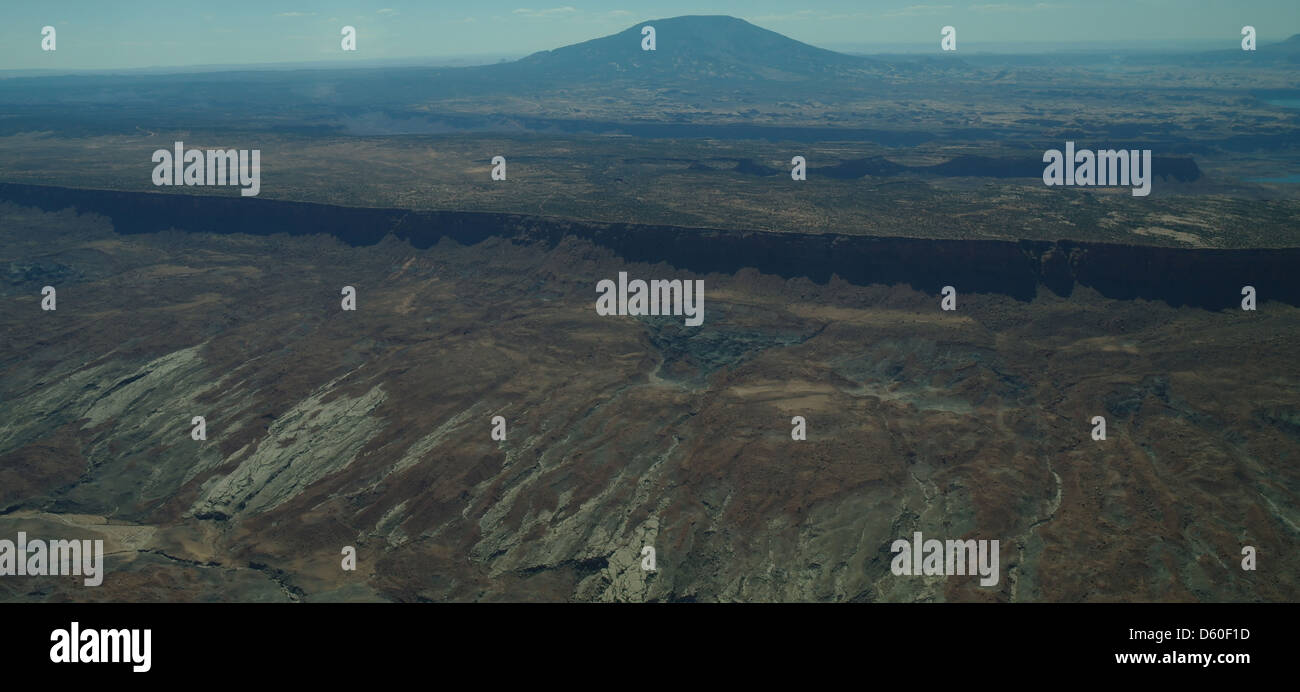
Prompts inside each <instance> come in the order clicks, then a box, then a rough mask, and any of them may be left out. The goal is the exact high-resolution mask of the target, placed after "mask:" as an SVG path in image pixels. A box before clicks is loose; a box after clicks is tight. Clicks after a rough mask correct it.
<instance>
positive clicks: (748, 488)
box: [0, 204, 1300, 602]
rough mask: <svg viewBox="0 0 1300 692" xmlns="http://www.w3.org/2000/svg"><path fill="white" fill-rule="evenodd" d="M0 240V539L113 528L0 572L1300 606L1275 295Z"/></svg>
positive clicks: (1297, 448)
mask: <svg viewBox="0 0 1300 692" xmlns="http://www.w3.org/2000/svg"><path fill="white" fill-rule="evenodd" d="M0 247H3V250H0V268H4V270H5V271H6V272H7V275H6V277H5V279H4V281H0V306H3V307H2V308H0V339H2V341H0V537H5V538H10V539H12V538H13V535H14V534H15V533H17V532H19V531H25V532H27V533H28V534H29V535H32V536H34V537H39V536H48V537H58V538H102V539H104V540H105V545H106V551H107V553H108V556H107V562H106V570H107V573H106V576H105V579H104V583H103V585H102V586H100V587H96V588H88V587H84V586H82V583H81V580H80V579H78V578H74V577H45V578H42V577H7V578H3V579H0V600H8V601H29V600H50V601H111V600H127V601H339V600H392V601H423V600H429V601H447V600H450V601H497V600H510V601H772V600H779V601H1053V602H1058V601H1064V602H1079V601H1294V600H1296V599H1297V598H1300V576H1298V575H1300V557H1297V556H1300V509H1297V508H1300V466H1297V464H1296V462H1297V460H1300V369H1298V368H1297V367H1296V364H1295V341H1296V336H1297V333H1300V309H1297V308H1295V307H1292V306H1288V305H1284V304H1281V303H1277V302H1270V301H1268V300H1266V299H1265V300H1263V301H1262V302H1261V303H1260V304H1259V309H1258V310H1257V311H1254V312H1246V311H1242V310H1225V311H1208V310H1203V309H1199V308H1192V307H1180V308H1174V307H1170V306H1169V305H1167V304H1165V303H1162V302H1148V301H1143V300H1135V301H1116V300H1110V299H1106V298H1103V297H1101V296H1099V295H1098V294H1096V293H1095V292H1093V291H1091V290H1090V289H1087V288H1082V287H1081V288H1078V289H1077V290H1075V291H1074V292H1073V293H1072V294H1071V295H1070V297H1069V298H1062V297H1060V296H1056V295H1054V294H1052V293H1051V292H1048V291H1040V292H1039V295H1038V297H1037V298H1035V299H1034V300H1032V301H1028V302H1026V301H1021V300H1016V299H1013V298H1011V297H1007V296H1002V295H996V294H959V296H958V309H957V310H956V311H954V312H945V311H942V310H941V309H940V301H939V296H937V295H929V294H925V293H921V292H918V291H915V290H913V289H911V288H910V287H908V286H885V285H868V286H859V285H851V284H848V283H846V282H844V281H841V280H839V279H838V278H833V279H831V280H830V281H829V282H827V283H822V284H818V283H814V282H812V281H809V280H807V279H800V278H794V279H782V278H780V277H775V276H771V275H764V274H761V273H759V272H757V271H754V270H742V271H740V272H738V273H735V274H729V275H722V274H708V275H699V276H696V275H690V274H687V273H685V272H681V271H679V270H677V269H674V268H673V267H669V266H667V265H663V264H659V265H650V264H629V263H626V262H624V261H623V260H621V259H620V258H619V257H617V256H615V255H613V254H612V253H611V252H610V251H609V250H606V249H603V248H600V247H597V246H595V245H592V244H590V243H589V242H587V241H584V240H580V239H577V238H566V239H565V240H563V241H561V242H559V243H558V244H556V245H554V246H545V245H540V244H524V243H514V242H511V241H510V240H508V239H502V238H488V239H486V240H483V241H482V242H480V243H478V244H474V245H460V244H457V243H456V242H454V241H451V240H448V239H444V240H443V241H441V242H440V243H439V244H437V245H435V246H434V247H432V248H429V249H427V250H418V249H415V248H413V247H411V246H410V245H408V244H407V243H405V242H399V241H397V240H394V239H392V238H389V239H387V240H385V241H383V242H381V243H379V244H378V245H374V246H371V247H360V248H358V247H349V246H347V245H344V244H342V243H340V242H338V241H337V240H335V239H333V238H331V237H328V236H306V237H288V236H270V237H255V236H247V235H240V234H238V233H232V234H229V235H214V234H195V233H184V232H182V231H170V232H164V233H152V234H141V235H133V236H120V235H117V234H116V233H115V232H114V230H113V227H112V225H111V223H109V222H108V221H107V220H106V219H104V218H102V217H95V216H92V215H80V216H79V215H77V214H76V213H75V212H74V211H72V210H64V211H59V212H43V211H39V210H36V209H33V208H29V207H21V206H16V205H11V204H7V205H0ZM620 271H626V272H628V273H629V275H630V276H631V277H632V278H644V279H650V278H660V279H672V278H682V279H686V278H698V279H703V281H704V284H705V301H704V310H705V319H704V324H703V326H701V327H695V328H692V327H686V326H685V325H684V324H683V318H681V317H655V318H635V317H609V316H600V315H598V314H597V313H596V311H595V309H594V303H595V291H594V287H595V285H596V282H597V281H599V280H601V279H606V278H610V279H613V278H616V277H617V274H618V272H620ZM46 285H53V286H56V287H57V291H58V292H57V309H56V310H54V311H43V310H42V309H41V289H42V287H43V286H46ZM343 286H353V287H355V288H356V291H357V309H356V310H355V311H344V310H342V309H341V307H340V300H341V296H340V291H341V289H342V287H343ZM194 416H203V417H204V418H205V420H206V438H207V439H206V440H194V439H192V437H191V421H192V418H193V417H194ZM495 416H501V417H503V418H504V419H505V424H506V431H507V433H506V439H505V440H503V441H502V440H494V439H493V438H492V435H491V432H492V429H493V424H492V419H493V418H494V417H495ZM795 416H802V417H804V418H805V419H806V422H807V439H806V440H793V439H792V436H791V430H792V425H791V421H792V418H793V417H795ZM1094 416H1104V417H1105V418H1106V421H1107V438H1106V439H1105V440H1094V439H1093V437H1092V434H1091V433H1092V430H1093V425H1092V423H1091V421H1092V419H1093V417H1094ZM915 531H920V532H922V533H923V534H924V535H925V536H926V537H927V538H939V539H963V538H972V539H995V540H999V541H1000V544H1001V553H1000V554H1001V569H1000V580H999V581H998V583H997V584H996V585H995V586H991V587H983V586H980V584H979V583H978V577H975V576H953V577H925V576H896V575H894V574H893V573H892V572H891V570H890V560H891V557H892V554H891V552H890V545H891V543H892V542H893V541H894V540H896V539H899V538H909V539H910V538H911V536H912V535H913V532H915ZM345 546H353V547H355V549H356V552H357V569H356V570H355V571H345V570H343V569H342V568H341V560H342V556H341V552H342V550H343V549H344V547H345ZM645 546H651V547H653V548H654V549H655V551H656V563H657V564H656V570H655V571H653V572H650V571H644V570H642V569H641V565H640V562H641V551H642V548H643V547H645ZM1244 546H1253V547H1254V548H1255V549H1256V550H1257V552H1258V569H1257V570H1255V571H1246V570H1243V569H1242V566H1241V561H1242V549H1243V547H1244Z"/></svg>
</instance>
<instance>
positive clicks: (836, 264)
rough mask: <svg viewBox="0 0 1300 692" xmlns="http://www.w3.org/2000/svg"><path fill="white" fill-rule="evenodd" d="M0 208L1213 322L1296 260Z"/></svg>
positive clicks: (272, 205) (206, 204) (1271, 291)
mask: <svg viewBox="0 0 1300 692" xmlns="http://www.w3.org/2000/svg"><path fill="white" fill-rule="evenodd" d="M0 200H3V201H8V202H13V203H17V204H21V205H25V206H34V207H38V208H40V209H43V210H46V211H57V210H60V209H67V208H75V209H76V210H78V211H79V212H81V213H87V212H91V213H95V214H100V215H103V216H106V217H108V218H109V219H111V220H112V223H113V225H114V228H115V229H116V230H117V232H118V233H122V234H133V233H154V232H158V231H163V230H166V229H169V228H175V229H177V230H181V231H191V232H202V233H221V234H226V233H246V234H250V235H273V234H276V233H286V234H289V235H312V234H329V235H332V236H334V237H336V238H338V239H339V240H341V241H343V242H345V243H347V244H349V245H353V246H365V245H373V244H375V243H377V242H379V241H380V240H381V239H382V238H384V237H385V236H386V235H388V234H390V233H391V234H392V235H394V236H396V237H397V238H399V239H402V240H405V241H408V242H410V243H411V244H412V245H413V246H415V247H417V248H422V249H423V248H428V247H431V246H433V245H434V244H436V243H437V242H438V241H439V240H441V239H442V238H450V239H452V240H455V241H457V242H459V243H461V244H465V245H473V244H476V243H479V242H481V241H483V240H485V239H487V238H491V237H499V238H507V239H510V240H511V241H513V242H516V243H542V244H545V245H546V246H548V247H554V246H555V245H556V244H557V243H559V242H560V241H561V240H562V239H563V238H565V237H566V236H574V237H578V238H582V239H586V240H588V241H590V242H592V243H594V244H596V245H599V246H602V247H605V248H608V249H610V250H611V251H613V252H614V253H616V254H617V255H619V256H620V257H622V258H623V259H625V260H627V261H629V262H647V263H657V262H664V263H667V264H670V265H672V266H674V267H676V268H678V269H683V270H688V271H693V272H697V273H701V274H703V273H711V272H718V273H724V274H732V273H735V272H737V271H739V270H741V269H745V268H754V269H757V270H759V271H761V272H764V273H768V274H774V275H777V276H781V277H783V278H795V277H806V278H808V279H811V280H812V281H815V282H817V283H825V282H826V281H828V280H829V279H830V278H831V276H832V275H838V276H839V277H840V278H841V279H843V280H845V281H847V282H849V283H853V284H858V285H867V284H908V285H910V286H912V287H913V288H914V289H916V290H920V291H925V292H928V293H934V294H936V295H937V294H938V292H939V290H940V289H941V288H942V287H943V286H946V285H952V286H956V287H957V288H958V290H959V291H961V292H962V293H997V294H1002V295H1007V296H1011V297H1013V298H1016V299H1017V300H1024V301H1027V300H1032V299H1033V298H1034V297H1035V296H1036V295H1037V292H1038V288H1039V286H1045V287H1046V288H1048V289H1049V290H1051V291H1052V292H1053V293H1056V294H1057V295H1062V296H1068V295H1070V294H1071V292H1072V291H1073V290H1074V287H1075V286H1076V285H1083V286H1088V287H1091V288H1093V289H1095V290H1097V291H1098V292H1099V293H1100V294H1102V295H1103V296H1106V297H1107V298H1114V299H1118V300H1132V299H1137V298H1142V299H1147V300H1161V301H1164V302H1166V303H1169V304H1170V305H1173V306H1182V305H1189V306H1194V307H1200V308H1205V309H1209V310H1222V309H1226V308H1233V307H1237V306H1239V304H1240V295H1241V287H1242V286H1245V285H1251V286H1254V287H1255V288H1256V290H1257V292H1258V295H1259V296H1260V300H1261V301H1262V302H1267V301H1271V300H1275V301H1280V302H1284V303H1287V304H1289V305H1300V248H1281V249H1257V250H1193V249H1182V248H1165V247H1152V246H1136V245H1117V244H1107V243H1084V242H1072V241H1057V242H1048V241H1020V242H1013V241H1000V240H939V239H924V238H882V237H874V236H850V235H841V234H822V235H809V234H800V233H780V232H768V231H728V230H718V229H702V228H681V227H674V226H649V225H639V224H622V223H591V222H583V221H572V220H565V219H558V218H548V217H539V216H526V215H521V214H497V213H488V212H455V211H412V210H405V209H378V208H362V207H340V206H333V205H326V204H313V203H307V202H285V201H276V200H266V199H257V198H240V197H234V196H230V197H212V196H199V195H187V194H167V193H155V192H118V191H110V190H80V189H73V188H63V187H50V186H40V185H21V184H13V183H0Z"/></svg>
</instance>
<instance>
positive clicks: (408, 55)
mask: <svg viewBox="0 0 1300 692" xmlns="http://www.w3.org/2000/svg"><path fill="white" fill-rule="evenodd" d="M682 15H731V16H735V17H739V18H741V19H745V20H746V21H749V22H751V23H753V24H755V25H758V26H760V27H763V28H765V29H770V30H772V31H775V32H778V33H781V34H784V35H786V36H789V37H790V38H793V39H796V40H799V41H803V42H805V43H810V44H812V45H816V46H819V47H824V48H830V49H832V50H839V51H845V52H858V53H873V52H879V53H888V52H916V51H920V50H924V48H925V46H926V45H928V44H933V46H934V48H935V50H936V51H937V48H938V38H939V30H940V29H941V28H942V27H943V26H945V25H953V26H957V27H958V28H959V31H960V32H961V35H962V39H963V45H964V46H966V47H968V48H969V49H971V50H972V52H975V51H984V52H989V51H998V52H1054V51H1060V50H1079V49H1083V48H1106V49H1113V48H1115V47H1120V46H1123V47H1126V48H1128V49H1130V50H1178V49H1180V48H1182V49H1185V50H1188V51H1199V50H1213V49H1215V46H1216V45H1218V46H1219V47H1221V48H1224V49H1229V48H1233V47H1235V46H1236V44H1237V42H1238V41H1239V40H1240V35H1239V32H1240V29H1241V27H1242V26H1244V25H1252V26H1254V27H1256V29H1257V31H1258V35H1259V41H1260V43H1261V45H1267V44H1268V43H1273V42H1277V41H1281V40H1284V39H1286V38H1287V37H1289V36H1291V35H1293V34H1296V33H1298V32H1300V4H1298V3H1295V2H1294V1H1293V0H1248V1H1247V2H1242V3H1232V4H1229V3H1222V2H1211V1H1209V0H1196V1H1191V2H1179V1H1176V0H1142V1H1139V2H1133V1H1131V0H1101V1H1100V2H1092V3H1084V2H1079V1H1078V0H1061V1H1057V0H1049V1H1026V0H1009V1H1006V2H993V1H975V2H953V3H938V2H936V3H932V4H931V3H918V2H917V1H916V0H879V1H871V2H858V1H854V0H812V1H810V2H804V3H799V4H797V5H796V4H793V3H789V2H777V1H775V0H747V1H744V2H741V1H739V0H711V1H710V2H709V3H706V4H701V3H691V2H682V1H678V0H670V1H668V2H662V3H655V4H653V5H649V4H645V3H630V2H617V1H616V2H578V1H576V0H569V1H565V2H553V3H552V2H547V3H542V4H535V3H526V2H517V3H513V4H511V5H501V6H487V7H485V6H481V5H477V4H470V3H451V2H435V3H420V2H410V1H408V0H378V1H377V2H341V1H339V0H325V1H324V2H310V3H308V2H301V0H300V1H299V2H297V3H284V2H272V3H263V2H250V1H249V0H233V1H232V2H227V3H222V4H221V5H220V6H214V5H208V6H196V7H177V6H175V5H174V4H171V3H163V2H160V1H158V0H125V1H123V2H118V3H112V4H101V3H95V2H89V1H87V0H74V1H55V2H49V3H43V4H31V5H26V6H19V7H12V8H7V9H6V12H5V20H4V21H3V22H0V72H7V71H27V70H50V71H56V72H58V71H87V70H129V69H141V68H163V69H168V68H187V67H198V66H209V67H210V66H232V67H234V66H244V67H256V68H264V67H269V66H273V65H277V64H302V65H321V66H328V67H339V66H343V65H346V64H348V63H351V64H353V65H356V66H358V67H375V66H382V65H387V64H393V63H407V64H411V63H416V64H457V61H459V62H460V63H462V64H476V63H477V64H481V63H490V62H498V61H501V60H505V59H510V58H517V57H522V56H524V55H527V54H529V53H533V52H536V51H542V50H550V49H554V48H559V47H562V46H565V45H570V44H573V43H579V42H582V41H587V40H590V39H594V38H599V37H602V36H607V35H609V34H613V33H617V32H619V31H623V30H625V29H627V28H629V27H630V26H632V25H634V24H637V23H640V22H648V21H653V20H655V19H662V18H668V17H676V16H682ZM345 25H347V26H354V27H356V29H357V31H358V50H357V51H356V52H355V53H350V54H344V53H342V52H341V51H340V50H339V35H340V29H341V27H343V26H345ZM44 26H53V27H55V28H56V30H57V31H58V50H56V51H49V52H47V51H42V50H41V49H40V40H41V29H42V27H44ZM177 27H185V28H184V29H181V30H178V29H177ZM453 59H455V60H453Z"/></svg>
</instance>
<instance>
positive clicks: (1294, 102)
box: [1264, 99, 1300, 108]
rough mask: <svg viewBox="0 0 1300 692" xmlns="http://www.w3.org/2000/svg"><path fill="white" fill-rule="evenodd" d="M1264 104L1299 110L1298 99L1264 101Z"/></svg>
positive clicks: (1299, 102)
mask: <svg viewBox="0 0 1300 692" xmlns="http://www.w3.org/2000/svg"><path fill="white" fill-rule="evenodd" d="M1264 103H1267V104H1269V105H1273V106H1281V107H1283V108H1300V99H1264Z"/></svg>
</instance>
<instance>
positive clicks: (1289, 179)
mask: <svg viewBox="0 0 1300 692" xmlns="http://www.w3.org/2000/svg"><path fill="white" fill-rule="evenodd" d="M1246 182H1249V183H1300V173H1292V174H1291V175H1287V176H1283V177H1281V178H1246Z"/></svg>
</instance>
